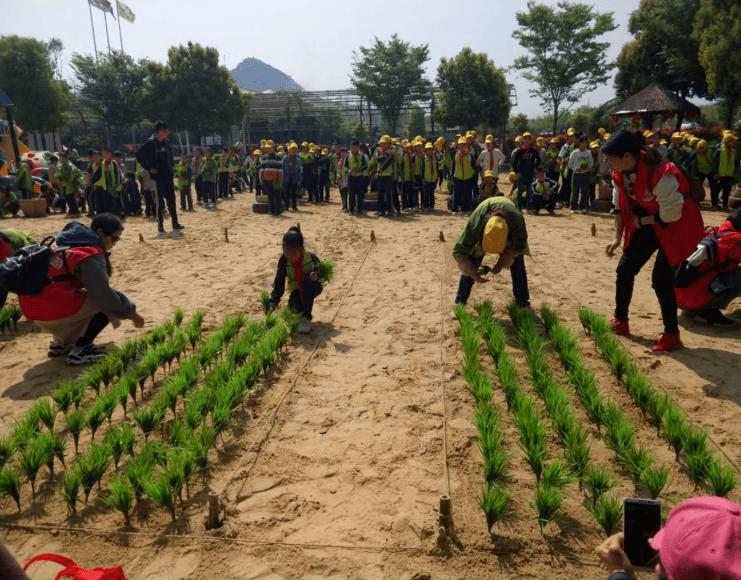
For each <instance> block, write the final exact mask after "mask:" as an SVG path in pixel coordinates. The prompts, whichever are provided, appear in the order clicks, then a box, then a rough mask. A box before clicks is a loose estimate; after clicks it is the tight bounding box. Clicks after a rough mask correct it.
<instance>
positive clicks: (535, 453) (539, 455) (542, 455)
mask: <svg viewBox="0 0 741 580" xmlns="http://www.w3.org/2000/svg"><path fill="white" fill-rule="evenodd" d="M523 453H524V454H525V461H526V462H527V464H528V465H529V466H530V469H531V470H532V471H533V474H534V475H535V479H536V481H540V478H541V477H542V476H543V470H544V469H545V462H546V459H547V458H548V452H547V451H546V448H545V444H544V443H542V442H541V443H540V444H533V445H530V446H528V447H523Z"/></svg>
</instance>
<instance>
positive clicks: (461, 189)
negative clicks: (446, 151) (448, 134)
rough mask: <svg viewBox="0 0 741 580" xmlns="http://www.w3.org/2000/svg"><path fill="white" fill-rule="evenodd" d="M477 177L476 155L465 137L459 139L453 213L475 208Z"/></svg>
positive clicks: (456, 155) (455, 164)
mask: <svg viewBox="0 0 741 580" xmlns="http://www.w3.org/2000/svg"><path fill="white" fill-rule="evenodd" d="M475 177H476V157H475V156H474V154H473V153H471V152H470V150H469V148H468V140H467V139H466V138H465V137H461V138H460V139H458V150H457V151H456V153H455V158H454V161H453V213H458V212H459V211H462V212H464V213H468V212H470V211H471V210H472V209H473V179H474V178H475Z"/></svg>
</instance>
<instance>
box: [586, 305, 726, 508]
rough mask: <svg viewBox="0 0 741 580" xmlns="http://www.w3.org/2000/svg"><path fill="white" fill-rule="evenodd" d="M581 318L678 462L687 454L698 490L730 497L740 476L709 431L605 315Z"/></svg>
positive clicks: (589, 313)
mask: <svg viewBox="0 0 741 580" xmlns="http://www.w3.org/2000/svg"><path fill="white" fill-rule="evenodd" d="M579 319H580V321H581V323H582V326H583V327H584V329H585V330H586V331H587V332H588V333H589V334H590V335H591V336H592V338H593V339H594V341H595V343H596V344H597V348H598V349H599V351H600V354H601V355H602V357H603V358H604V359H605V360H606V361H607V363H608V364H609V365H610V368H611V370H612V372H613V374H614V375H615V376H616V377H617V378H618V380H620V381H622V383H623V384H624V385H625V388H626V390H627V391H628V393H629V394H630V396H631V397H632V398H633V401H634V402H635V404H636V406H638V408H639V409H640V411H641V413H642V414H643V416H644V417H647V418H648V419H650V421H651V423H652V424H653V425H654V427H656V434H657V436H659V435H662V436H663V437H664V439H665V440H666V441H667V443H668V444H669V446H670V447H671V448H672V449H673V450H674V453H675V456H676V458H677V461H679V460H680V454H681V453H684V457H685V462H686V467H687V474H688V475H689V477H690V479H691V480H692V481H693V483H694V484H695V489H697V488H698V487H699V486H700V485H705V486H707V488H708V489H709V490H710V492H711V493H712V494H713V495H717V496H721V497H725V496H727V495H728V493H730V492H731V491H732V490H733V489H734V488H735V487H736V485H737V484H738V477H737V475H736V474H735V473H734V470H733V468H732V467H731V466H730V465H728V464H727V463H726V462H725V461H723V460H722V459H721V458H720V457H718V456H717V455H716V454H715V453H714V452H713V451H712V450H711V449H710V441H709V437H708V434H707V432H706V431H705V430H704V429H702V428H700V427H698V426H697V425H695V424H694V423H692V422H691V421H689V420H688V419H687V417H686V416H685V413H684V411H683V410H682V409H681V407H679V405H677V404H676V403H674V401H673V400H672V398H671V397H670V396H669V395H668V394H667V393H665V392H663V391H661V390H660V389H658V388H656V387H655V386H654V385H653V384H652V383H651V380H650V379H649V378H648V376H646V375H645V374H644V373H643V372H641V371H640V370H639V368H638V366H637V365H636V364H635V362H634V361H633V358H632V357H631V355H630V353H629V352H628V351H627V349H625V348H624V347H623V345H622V344H621V343H620V341H619V340H618V339H617V338H616V337H615V335H614V334H613V333H612V332H611V330H610V326H609V323H608V322H607V319H606V318H605V317H604V316H602V315H601V314H598V313H596V312H594V311H592V310H589V309H587V308H580V309H579Z"/></svg>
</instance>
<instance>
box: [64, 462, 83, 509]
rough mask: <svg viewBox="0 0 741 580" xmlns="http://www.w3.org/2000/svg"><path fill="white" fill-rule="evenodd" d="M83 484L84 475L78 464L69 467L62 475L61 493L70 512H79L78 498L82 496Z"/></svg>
mask: <svg viewBox="0 0 741 580" xmlns="http://www.w3.org/2000/svg"><path fill="white" fill-rule="evenodd" d="M81 485H82V476H81V474H80V470H79V469H78V468H77V466H75V467H72V468H70V469H67V470H66V471H65V472H64V475H63V476H62V487H61V489H60V490H59V495H60V496H61V498H62V499H63V500H64V503H66V504H67V509H68V510H69V513H70V514H72V515H74V514H76V513H77V500H78V499H79V497H80V486H81Z"/></svg>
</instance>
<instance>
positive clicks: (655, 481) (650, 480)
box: [641, 465, 669, 499]
mask: <svg viewBox="0 0 741 580" xmlns="http://www.w3.org/2000/svg"><path fill="white" fill-rule="evenodd" d="M641 482H642V483H643V485H645V486H646V489H647V490H648V493H649V495H650V496H651V499H656V498H657V497H659V496H660V495H661V492H662V491H664V490H665V489H666V486H667V485H669V466H668V465H662V466H661V467H648V468H646V470H645V471H644V472H643V473H642V474H641Z"/></svg>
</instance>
